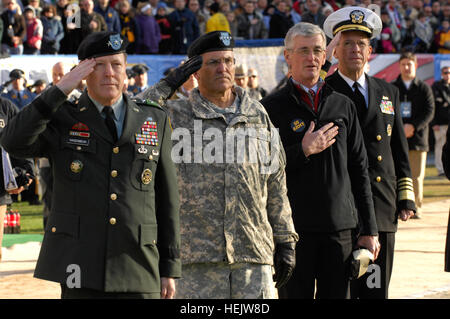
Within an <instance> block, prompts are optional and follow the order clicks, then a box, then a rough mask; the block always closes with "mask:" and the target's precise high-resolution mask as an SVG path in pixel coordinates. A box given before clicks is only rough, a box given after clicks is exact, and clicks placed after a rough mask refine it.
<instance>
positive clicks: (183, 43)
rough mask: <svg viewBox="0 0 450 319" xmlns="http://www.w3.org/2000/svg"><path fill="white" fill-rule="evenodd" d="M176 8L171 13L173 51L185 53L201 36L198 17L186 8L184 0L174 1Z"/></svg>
mask: <svg viewBox="0 0 450 319" xmlns="http://www.w3.org/2000/svg"><path fill="white" fill-rule="evenodd" d="M174 7H175V10H174V11H173V12H172V13H171V14H169V21H170V25H171V27H172V53H174V54H185V53H186V51H187V48H188V47H189V46H190V45H191V43H192V42H193V41H194V40H195V39H197V38H198V37H199V34H200V31H199V28H198V22H197V18H196V17H195V14H194V13H193V12H192V11H191V10H189V9H188V8H186V3H185V2H184V0H175V1H174Z"/></svg>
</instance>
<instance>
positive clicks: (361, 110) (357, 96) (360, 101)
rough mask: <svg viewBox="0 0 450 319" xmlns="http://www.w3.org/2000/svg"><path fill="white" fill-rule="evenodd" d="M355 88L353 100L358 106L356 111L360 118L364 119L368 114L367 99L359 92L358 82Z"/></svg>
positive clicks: (354, 85) (354, 84)
mask: <svg viewBox="0 0 450 319" xmlns="http://www.w3.org/2000/svg"><path fill="white" fill-rule="evenodd" d="M353 88H354V89H355V91H354V92H353V99H352V100H353V102H354V103H355V105H356V110H357V111H358V115H359V117H362V116H364V115H365V114H366V112H367V107H366V99H365V98H364V95H363V94H362V93H361V91H360V90H359V88H358V83H357V82H355V83H353Z"/></svg>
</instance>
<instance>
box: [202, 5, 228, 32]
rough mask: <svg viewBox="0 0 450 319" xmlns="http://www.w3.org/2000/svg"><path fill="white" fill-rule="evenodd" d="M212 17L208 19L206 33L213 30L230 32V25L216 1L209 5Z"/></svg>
mask: <svg viewBox="0 0 450 319" xmlns="http://www.w3.org/2000/svg"><path fill="white" fill-rule="evenodd" d="M209 11H210V12H211V17H210V18H209V19H208V21H206V31H205V32H206V33H209V32H213V31H227V32H228V33H230V25H229V24H228V20H227V18H226V17H225V15H224V14H223V13H222V12H220V9H219V4H218V3H217V2H214V3H213V4H212V5H210V6H209Z"/></svg>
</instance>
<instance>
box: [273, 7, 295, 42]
mask: <svg viewBox="0 0 450 319" xmlns="http://www.w3.org/2000/svg"><path fill="white" fill-rule="evenodd" d="M288 12H289V7H288V6H287V5H286V1H284V0H280V2H278V4H277V7H276V10H275V12H274V13H273V15H272V16H271V18H270V27H269V38H284V37H285V36H286V33H287V32H288V30H289V29H290V28H291V27H292V26H293V25H294V23H293V22H292V19H291V17H290V16H289V15H288Z"/></svg>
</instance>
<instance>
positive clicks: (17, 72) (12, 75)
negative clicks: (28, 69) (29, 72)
mask: <svg viewBox="0 0 450 319" xmlns="http://www.w3.org/2000/svg"><path fill="white" fill-rule="evenodd" d="M9 78H10V79H20V78H25V72H23V71H22V70H19V69H14V70H12V71H11V72H9Z"/></svg>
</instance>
